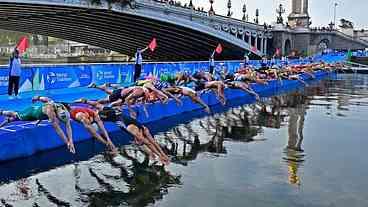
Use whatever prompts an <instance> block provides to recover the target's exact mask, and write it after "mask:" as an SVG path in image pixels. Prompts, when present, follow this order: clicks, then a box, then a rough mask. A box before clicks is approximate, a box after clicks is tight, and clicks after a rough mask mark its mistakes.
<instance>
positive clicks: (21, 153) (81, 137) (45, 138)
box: [0, 71, 330, 162]
mask: <svg viewBox="0 0 368 207" xmlns="http://www.w3.org/2000/svg"><path fill="white" fill-rule="evenodd" d="M315 75H316V79H315V80H322V79H325V78H326V77H328V76H329V75H330V73H328V72H324V71H318V72H316V73H315ZM301 77H303V79H304V80H305V81H307V82H308V81H312V80H311V79H310V76H308V75H304V74H303V75H301ZM302 86H303V84H302V83H300V82H299V81H294V80H283V81H276V80H275V81H270V82H269V84H267V85H260V84H253V85H252V88H253V89H254V90H255V91H256V92H257V93H258V94H260V96H261V97H269V96H272V95H275V94H280V93H283V92H286V91H290V90H293V89H296V88H299V87H302ZM59 90H60V89H59ZM65 90H66V91H67V90H69V89H65ZM65 90H62V91H59V92H54V93H53V92H52V90H51V91H48V92H47V93H46V92H38V94H39V93H42V95H48V96H50V97H52V98H54V99H55V100H63V101H72V100H75V99H76V98H80V97H86V98H94V99H96V98H101V97H103V96H104V94H103V93H101V92H96V90H94V89H87V88H79V89H73V90H72V91H70V93H66V92H65ZM45 93H46V94H45ZM32 95H34V93H31V94H29V95H28V97H27V94H25V95H24V97H23V99H21V100H11V101H9V100H3V99H1V98H0V104H1V105H2V107H3V108H7V109H12V110H14V109H16V110H17V109H20V108H22V106H23V107H24V106H26V105H28V104H30V97H31V96H32ZM225 95H226V98H227V99H228V100H229V101H230V100H234V99H235V100H236V99H242V100H243V103H253V102H255V98H254V97H253V96H251V95H249V94H246V93H244V92H243V91H240V90H234V89H226V90H225ZM201 98H202V99H203V100H204V102H205V103H207V104H208V105H209V106H214V105H218V104H220V103H219V101H218V100H217V98H216V96H215V94H214V93H213V92H206V93H202V94H201ZM181 100H182V102H183V105H182V106H180V107H178V106H177V105H176V102H175V101H174V100H170V101H169V102H168V103H167V104H162V103H151V104H147V105H146V106H147V110H148V113H149V117H146V116H145V114H144V113H143V109H142V107H141V106H140V105H137V106H135V110H136V111H138V120H139V121H140V122H142V123H144V124H147V123H152V122H155V121H158V120H162V119H165V118H168V117H171V116H178V115H180V114H182V113H185V112H190V111H194V110H202V108H201V107H200V106H199V105H198V104H195V103H193V102H192V101H191V100H190V99H189V98H187V97H182V98H181ZM124 113H127V114H128V111H127V109H124ZM2 120H3V117H1V118H0V121H2ZM105 125H106V128H107V130H108V132H109V133H117V132H120V129H119V128H118V127H117V126H115V125H114V124H113V123H105ZM72 128H73V139H74V142H75V143H78V142H82V141H86V140H89V139H91V136H90V135H89V133H87V131H86V130H85V129H84V128H83V126H82V125H81V124H78V123H76V122H73V123H72ZM122 133H123V132H122ZM123 137H124V139H126V140H123V141H124V142H126V143H128V142H129V141H130V140H131V137H129V136H128V135H126V136H123ZM59 147H65V150H67V149H66V146H65V144H64V143H63V142H62V141H61V139H60V138H59V137H58V136H57V134H56V132H55V130H54V129H53V127H52V126H51V124H50V123H49V122H48V121H43V122H41V124H40V125H38V126H35V124H34V123H31V122H14V123H11V124H9V125H8V126H6V127H3V128H0V162H4V161H9V160H13V159H17V158H22V157H28V156H31V155H33V154H35V153H37V152H41V151H47V150H51V149H55V148H59ZM76 150H77V153H78V150H79V149H78V147H77V149H76Z"/></svg>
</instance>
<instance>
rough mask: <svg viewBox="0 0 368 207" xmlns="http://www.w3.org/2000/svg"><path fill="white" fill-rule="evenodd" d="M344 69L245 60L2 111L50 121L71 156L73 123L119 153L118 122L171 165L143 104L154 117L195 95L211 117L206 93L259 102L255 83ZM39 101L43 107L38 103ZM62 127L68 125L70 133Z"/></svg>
mask: <svg viewBox="0 0 368 207" xmlns="http://www.w3.org/2000/svg"><path fill="white" fill-rule="evenodd" d="M339 67H341V65H340V64H335V65H331V64H326V63H324V62H319V63H309V64H304V65H295V66H288V65H284V66H282V67H281V68H280V67H278V66H272V67H268V66H266V65H262V67H261V68H259V69H257V70H256V69H254V68H253V67H252V66H250V65H248V64H247V62H246V61H245V62H244V63H243V64H242V67H241V68H239V69H238V70H237V71H236V72H235V73H230V72H229V71H228V70H227V69H226V68H223V69H221V71H216V70H213V71H212V73H209V72H206V71H204V70H199V71H196V72H195V73H192V74H191V73H189V72H179V73H177V74H174V75H173V74H161V75H160V77H154V76H149V77H145V78H144V79H143V80H142V79H141V80H138V78H139V77H137V76H135V80H134V85H132V86H129V87H123V86H121V85H118V84H108V83H106V84H104V85H96V84H94V83H92V84H91V85H89V87H90V88H94V89H97V90H101V91H103V92H105V93H106V98H103V99H100V100H87V99H84V98H81V99H79V100H75V101H74V102H73V103H64V102H57V101H54V100H52V99H50V98H48V97H41V96H36V97H33V99H32V102H33V104H31V105H30V106H28V107H27V108H26V109H24V110H22V111H5V110H0V115H1V116H4V117H5V119H4V121H3V122H2V123H1V124H0V127H4V126H5V125H7V124H9V123H11V122H14V121H35V122H36V123H35V124H39V123H40V122H41V121H42V120H49V121H50V122H51V124H52V126H53V127H54V129H55V131H56V133H57V134H58V136H59V137H60V138H61V139H62V140H63V142H64V143H65V144H66V146H67V147H68V149H69V151H70V152H71V153H76V149H75V147H74V143H73V133H72V127H71V120H73V121H76V122H78V123H80V124H81V125H83V126H84V128H85V129H86V130H87V131H88V132H89V133H90V134H91V136H92V137H93V138H95V139H97V140H98V141H100V142H101V143H102V144H104V145H106V147H107V149H108V151H109V152H110V153H111V154H116V153H117V148H116V146H115V145H114V144H113V142H112V141H111V138H110V136H109V133H108V132H107V130H106V128H105V126H104V122H113V123H115V124H116V125H117V126H118V127H119V128H120V129H121V130H122V131H124V132H127V133H128V134H130V135H131V136H132V137H133V138H134V139H133V140H134V143H135V144H136V145H137V146H139V148H140V149H141V150H142V151H143V152H145V153H146V154H147V155H148V156H149V157H150V159H153V160H154V159H156V158H158V159H159V160H160V161H161V163H163V164H165V165H166V164H169V162H170V159H169V157H168V156H167V155H166V154H165V152H164V151H163V150H162V148H161V146H160V144H159V143H157V142H156V141H155V139H154V138H153V136H152V134H151V132H150V130H149V129H148V128H147V127H146V126H144V125H143V124H141V123H140V122H139V121H137V112H135V110H134V107H132V106H133V105H135V104H141V105H142V106H143V109H144V112H145V116H147V117H148V116H149V113H148V111H147V109H146V106H145V104H147V103H153V102H156V101H160V102H162V103H167V102H168V101H169V99H173V100H175V101H176V103H177V105H178V107H180V106H181V105H182V102H181V98H180V97H189V99H190V100H191V101H193V102H194V103H196V104H199V105H200V106H202V107H203V109H204V110H205V111H206V112H207V113H211V109H210V107H209V106H208V105H207V104H206V103H205V102H204V101H203V100H202V99H201V96H200V95H201V93H203V92H206V91H213V92H214V94H215V95H216V97H217V99H218V100H219V102H220V103H221V104H223V105H225V104H226V101H227V100H226V96H225V93H224V91H225V88H232V89H239V90H241V91H242V92H244V93H247V94H249V95H251V96H253V97H254V98H255V100H259V99H260V97H259V94H257V92H255V91H254V90H253V88H252V83H258V84H268V81H270V80H278V81H281V82H282V81H283V80H297V81H300V82H301V83H303V84H306V83H305V82H304V80H303V79H302V78H301V76H300V75H301V74H306V75H309V76H310V78H312V79H313V78H315V76H314V72H315V71H318V70H328V71H330V70H334V69H335V68H339ZM37 102H38V103H37ZM122 106H126V107H127V108H128V111H129V114H124V113H123V112H122ZM61 124H63V125H65V132H64V131H63V129H62V127H61Z"/></svg>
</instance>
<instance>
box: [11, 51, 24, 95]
mask: <svg viewBox="0 0 368 207" xmlns="http://www.w3.org/2000/svg"><path fill="white" fill-rule="evenodd" d="M21 73H22V65H21V61H20V57H19V51H18V50H17V49H15V50H14V52H13V54H12V56H11V57H10V60H9V85H8V94H9V96H11V95H13V91H14V94H15V96H18V92H19V80H20V76H21Z"/></svg>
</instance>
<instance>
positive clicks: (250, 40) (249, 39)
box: [248, 34, 252, 47]
mask: <svg viewBox="0 0 368 207" xmlns="http://www.w3.org/2000/svg"><path fill="white" fill-rule="evenodd" d="M248 44H249V45H250V46H251V47H252V34H249V35H248Z"/></svg>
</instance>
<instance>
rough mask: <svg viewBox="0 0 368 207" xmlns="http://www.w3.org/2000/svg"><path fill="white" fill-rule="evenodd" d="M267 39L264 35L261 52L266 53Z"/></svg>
mask: <svg viewBox="0 0 368 207" xmlns="http://www.w3.org/2000/svg"><path fill="white" fill-rule="evenodd" d="M267 41H268V38H267V37H266V38H265V39H264V44H263V53H264V54H266V55H267Z"/></svg>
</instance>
